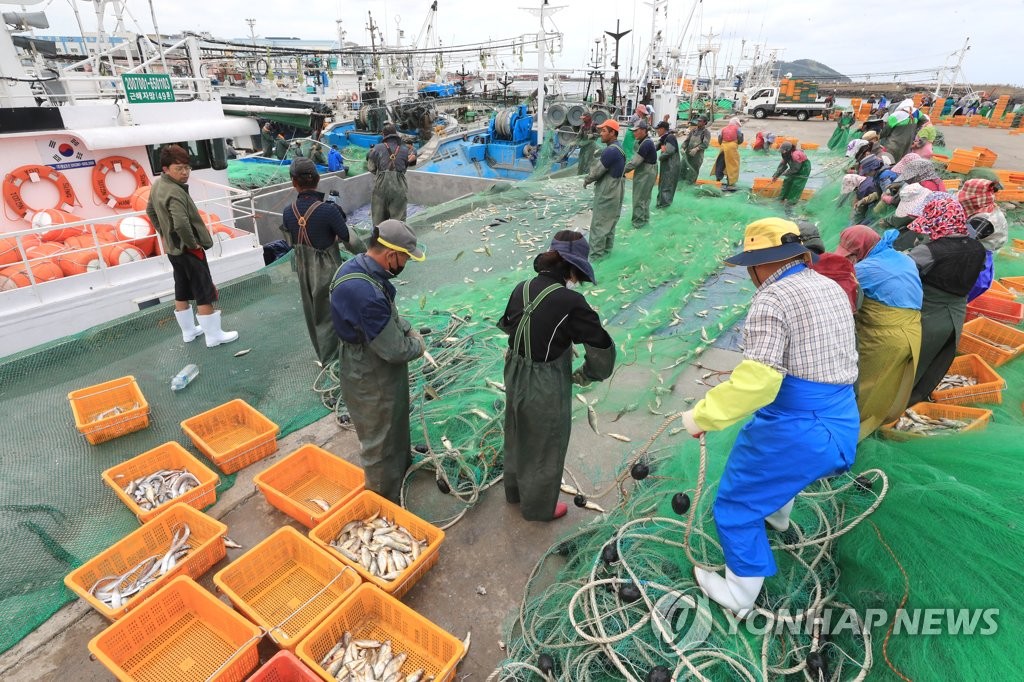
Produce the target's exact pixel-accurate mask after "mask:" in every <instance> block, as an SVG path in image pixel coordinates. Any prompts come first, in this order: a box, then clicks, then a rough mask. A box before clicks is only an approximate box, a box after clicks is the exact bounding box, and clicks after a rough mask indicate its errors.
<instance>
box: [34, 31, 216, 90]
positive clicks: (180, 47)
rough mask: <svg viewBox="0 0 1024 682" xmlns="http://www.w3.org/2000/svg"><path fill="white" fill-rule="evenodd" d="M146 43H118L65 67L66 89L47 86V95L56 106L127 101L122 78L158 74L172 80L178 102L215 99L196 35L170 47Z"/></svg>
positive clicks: (62, 76)
mask: <svg viewBox="0 0 1024 682" xmlns="http://www.w3.org/2000/svg"><path fill="white" fill-rule="evenodd" d="M147 43H148V40H140V41H139V42H138V43H132V42H128V41H125V42H121V43H117V44H115V45H113V46H111V47H109V48H107V49H105V50H102V51H99V52H96V53H94V54H91V55H89V56H88V57H86V58H85V59H82V60H80V61H77V62H74V63H73V64H69V65H68V66H65V67H63V68H62V69H61V70H60V81H61V82H62V83H63V84H65V87H63V88H61V87H52V86H51V87H47V88H46V94H47V96H48V97H49V98H50V100H51V101H52V102H53V103H54V104H63V103H69V104H73V103H75V102H76V101H77V100H95V99H110V98H114V97H119V98H121V99H127V94H128V93H127V91H126V89H125V85H124V80H123V79H122V76H126V75H131V74H154V73H158V74H166V75H168V76H169V77H170V79H171V87H172V89H173V91H174V97H175V100H176V101H179V100H183V99H202V100H209V99H212V98H213V97H214V90H213V85H212V83H211V82H210V79H209V78H206V77H203V76H202V74H201V71H200V67H201V63H200V61H199V58H198V55H199V43H198V41H197V40H196V38H195V37H194V36H186V37H184V38H182V39H181V40H178V41H177V42H174V43H172V44H170V45H168V46H153V45H152V44H149V45H150V47H149V48H146V47H144V46H145V45H146V44H147ZM136 47H137V49H138V54H137V53H136ZM150 51H152V54H151V53H150ZM181 67H184V68H185V69H186V70H187V71H188V72H190V73H191V74H192V75H176V74H175V73H174V72H175V70H176V69H177V68H181Z"/></svg>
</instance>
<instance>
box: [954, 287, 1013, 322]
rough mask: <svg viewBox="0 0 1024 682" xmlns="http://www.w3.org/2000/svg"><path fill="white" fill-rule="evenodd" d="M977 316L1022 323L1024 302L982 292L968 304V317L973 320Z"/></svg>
mask: <svg viewBox="0 0 1024 682" xmlns="http://www.w3.org/2000/svg"><path fill="white" fill-rule="evenodd" d="M976 317H987V318H989V319H990V320H998V321H999V322H1006V323H1007V324H1020V323H1021V321H1022V320H1024V303H1017V302H1016V301H1007V300H1005V299H1002V298H999V297H997V296H990V295H987V294H982V295H981V296H979V297H978V298H976V299H974V300H973V301H971V302H970V303H968V304H967V319H968V320H973V319H974V318H976Z"/></svg>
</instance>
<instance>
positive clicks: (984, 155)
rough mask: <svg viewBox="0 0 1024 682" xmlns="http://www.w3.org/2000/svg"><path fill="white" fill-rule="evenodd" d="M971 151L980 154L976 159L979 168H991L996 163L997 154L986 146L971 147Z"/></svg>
mask: <svg viewBox="0 0 1024 682" xmlns="http://www.w3.org/2000/svg"><path fill="white" fill-rule="evenodd" d="M971 151H975V152H978V153H979V154H981V158H980V159H978V167H979V168H991V167H992V166H994V165H996V159H998V158H999V154H996V153H995V152H994V151H992V150H991V149H988V148H986V147H971Z"/></svg>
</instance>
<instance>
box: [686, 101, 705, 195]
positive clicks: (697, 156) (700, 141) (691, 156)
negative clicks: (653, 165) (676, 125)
mask: <svg viewBox="0 0 1024 682" xmlns="http://www.w3.org/2000/svg"><path fill="white" fill-rule="evenodd" d="M710 145H711V131H710V130H708V117H707V116H705V115H703V114H701V115H700V116H699V117H697V126H696V127H694V128H690V132H689V134H688V135H687V136H686V139H685V140H683V160H684V161H686V172H685V173H683V178H682V179H683V180H684V181H685V182H687V183H688V184H691V185H692V184H693V183H695V182H697V178H699V177H700V167H701V166H702V165H704V152H705V151H707V148H708V147H709V146H710Z"/></svg>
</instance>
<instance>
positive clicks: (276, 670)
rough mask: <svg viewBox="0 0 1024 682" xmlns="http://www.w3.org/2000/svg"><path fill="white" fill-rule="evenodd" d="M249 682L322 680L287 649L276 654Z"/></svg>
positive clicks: (309, 681) (315, 681)
mask: <svg viewBox="0 0 1024 682" xmlns="http://www.w3.org/2000/svg"><path fill="white" fill-rule="evenodd" d="M247 682H320V677H319V676H318V675H317V674H316V673H314V672H313V671H312V670H310V669H309V668H308V667H306V665H305V664H303V662H302V661H300V660H299V659H298V658H297V657H296V656H295V654H293V653H292V652H290V651H288V650H287V649H285V650H283V651H278V652H277V653H276V654H274V656H273V658H271V659H270V660H269V661H267V662H266V663H264V664H263V666H262V667H261V668H260V669H259V670H257V671H256V672H255V673H253V676H252V677H250V678H249V679H248V681H247Z"/></svg>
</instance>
